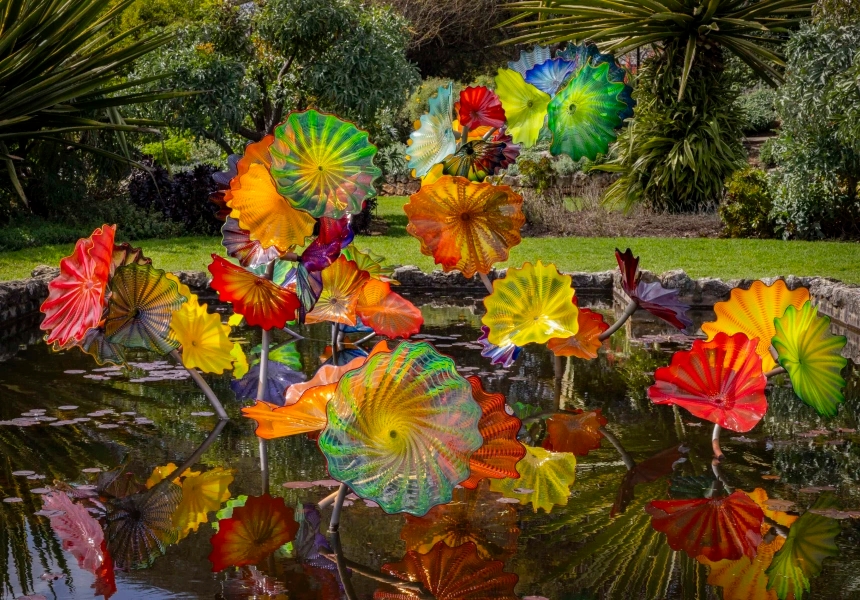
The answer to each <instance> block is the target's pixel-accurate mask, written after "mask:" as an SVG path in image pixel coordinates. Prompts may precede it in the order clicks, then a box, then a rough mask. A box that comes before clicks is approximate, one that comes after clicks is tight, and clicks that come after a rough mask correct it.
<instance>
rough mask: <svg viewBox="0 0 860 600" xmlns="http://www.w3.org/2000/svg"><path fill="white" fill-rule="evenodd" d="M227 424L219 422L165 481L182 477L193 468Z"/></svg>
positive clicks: (222, 421)
mask: <svg viewBox="0 0 860 600" xmlns="http://www.w3.org/2000/svg"><path fill="white" fill-rule="evenodd" d="M226 424H227V421H225V420H223V419H222V420H220V421H218V423H217V424H216V425H215V428H214V429H213V430H212V431H210V432H209V435H208V436H207V437H206V439H205V440H203V443H202V444H200V445H199V446H197V449H196V450H195V451H194V452H192V453H191V456H189V457H188V458H186V459H185V462H183V463H182V464H181V465H179V466H178V467H177V468H176V469H175V470H174V471H173V473H171V474H170V475H169V476H167V477H165V479H166V480H167V481H173V480H174V479H175V478H177V477H179V476H180V475H182V474H183V473H184V472H185V470H186V469H189V468H191V467H193V466H194V464H195V463H196V462H197V461H198V460H200V457H201V456H203V453H204V452H206V450H208V449H209V446H211V445H212V442H214V441H215V439H216V438H217V437H218V436H219V435H220V434H221V430H222V429H224V426H225V425H226Z"/></svg>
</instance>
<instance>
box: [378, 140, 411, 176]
mask: <svg viewBox="0 0 860 600" xmlns="http://www.w3.org/2000/svg"><path fill="white" fill-rule="evenodd" d="M408 153H409V151H408V147H407V146H406V144H403V143H401V142H396V143H394V144H390V145H388V146H385V147H382V148H380V149H379V152H377V154H376V159H375V161H374V162H375V163H376V166H377V167H379V168H380V169H382V176H383V177H385V178H386V179H391V178H395V177H405V176H407V175H409V171H410V169H409V163H408V162H407V160H406V155H407V154H408Z"/></svg>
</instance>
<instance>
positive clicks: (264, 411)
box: [242, 383, 337, 440]
mask: <svg viewBox="0 0 860 600" xmlns="http://www.w3.org/2000/svg"><path fill="white" fill-rule="evenodd" d="M336 389H337V384H336V383H330V384H328V385H318V386H315V387H312V388H310V389H308V390H306V391H305V392H304V393H303V394H302V396H301V397H300V398H299V400H298V402H296V403H294V404H289V405H287V406H278V405H276V404H269V403H268V402H263V401H261V400H258V401H257V402H255V403H254V406H246V407H245V408H243V409H242V416H245V417H248V418H249V419H253V420H254V421H256V422H257V429H256V433H257V437H260V438H263V439H264V440H274V439H277V438H281V437H287V436H290V435H298V434H300V433H311V432H313V431H321V430H322V429H324V428H325V426H326V423H327V419H326V412H325V407H326V405H327V404H328V401H329V400H331V398H332V396H334V393H335V391H336Z"/></svg>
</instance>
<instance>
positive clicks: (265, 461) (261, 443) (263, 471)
mask: <svg viewBox="0 0 860 600" xmlns="http://www.w3.org/2000/svg"><path fill="white" fill-rule="evenodd" d="M257 446H258V448H259V450H260V477H261V478H262V483H261V485H260V488H261V489H262V492H261V493H263V494H268V493H269V446H268V444H267V443H266V440H264V439H263V438H257Z"/></svg>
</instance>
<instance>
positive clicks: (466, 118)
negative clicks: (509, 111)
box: [459, 85, 505, 129]
mask: <svg viewBox="0 0 860 600" xmlns="http://www.w3.org/2000/svg"><path fill="white" fill-rule="evenodd" d="M459 117H460V118H459V121H460V125H463V126H465V127H468V128H469V129H477V128H478V127H502V126H504V124H505V109H504V108H502V103H501V101H500V100H499V97H498V96H497V95H496V94H495V92H493V91H492V90H490V89H487V88H486V87H484V86H483V85H479V86H475V87H467V88H464V89H463V90H462V91H461V92H460V111H459Z"/></svg>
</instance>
